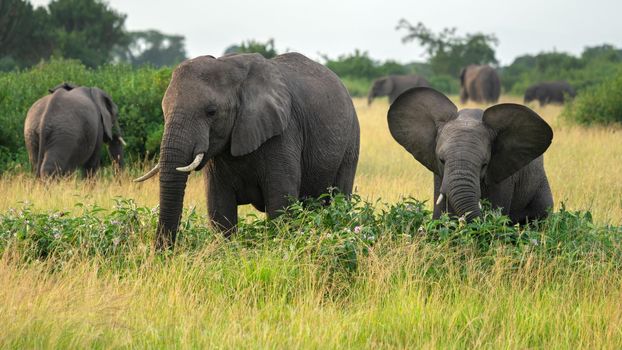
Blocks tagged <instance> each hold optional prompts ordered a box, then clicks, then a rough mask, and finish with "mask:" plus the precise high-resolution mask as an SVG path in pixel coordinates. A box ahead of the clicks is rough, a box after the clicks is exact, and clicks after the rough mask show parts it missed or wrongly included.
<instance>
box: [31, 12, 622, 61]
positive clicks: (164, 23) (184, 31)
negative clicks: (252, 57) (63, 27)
mask: <svg viewBox="0 0 622 350" xmlns="http://www.w3.org/2000/svg"><path fill="white" fill-rule="evenodd" d="M31 2H32V3H33V4H35V5H46V4H47V3H48V2H49V0H31ZM108 3H109V4H110V5H111V6H112V7H113V8H114V9H116V10H117V11H120V12H122V13H125V14H127V20H126V27H127V29H128V30H145V29H157V30H160V31H162V32H165V33H168V34H181V35H184V36H185V37H186V48H187V50H188V55H189V56H190V57H194V56H199V55H204V54H212V55H215V56H219V55H221V54H222V53H223V51H224V49H225V48H226V47H228V46H229V45H231V44H234V43H239V42H241V41H242V40H246V39H251V38H253V39H257V40H260V41H265V40H267V39H269V38H274V40H275V44H276V47H277V50H278V51H284V50H286V49H288V50H292V51H298V52H301V53H303V54H305V55H307V56H309V57H311V58H313V59H316V60H319V59H320V57H321V54H327V55H328V56H330V57H337V56H338V55H341V54H346V53H350V52H353V51H354V49H356V48H358V49H361V50H363V51H368V52H369V54H370V56H371V57H372V58H375V59H382V60H385V59H395V60H398V61H401V62H410V61H421V60H424V59H425V57H423V56H422V52H423V50H422V49H421V48H420V47H418V45H417V44H416V43H409V44H402V42H401V37H402V36H403V35H404V34H405V33H404V32H403V31H402V32H397V31H396V30H395V26H396V25H397V22H398V21H399V19H400V18H405V19H407V20H409V21H410V22H411V23H413V24H415V23H417V22H418V21H422V22H423V23H424V24H425V25H426V26H428V27H429V28H431V29H433V30H434V31H438V30H441V29H442V28H444V27H457V28H458V32H459V33H460V34H464V33H467V32H478V31H479V32H484V33H495V34H496V35H497V37H498V38H499V46H498V47H497V58H498V59H499V60H500V61H501V63H502V64H509V63H511V62H512V60H513V59H514V58H515V57H516V56H519V55H522V54H525V53H531V54H535V53H538V52H541V51H550V50H553V49H555V50H557V51H565V52H570V53H573V54H579V53H580V52H581V51H582V50H583V48H584V47H585V46H592V45H598V44H602V43H609V44H613V45H615V46H617V47H622V20H621V19H620V16H621V14H622V0H590V1H578V0H565V1H564V0H511V1H504V0H427V1H418V0H383V1H381V0H377V1H369V0H364V1H352V0H306V1H291V0H290V1H288V0H257V1H250V0H249V1H244V0H221V1H202V0H174V1H170V0H167V1H164V0H108Z"/></svg>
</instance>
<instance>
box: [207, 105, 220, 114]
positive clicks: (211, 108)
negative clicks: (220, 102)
mask: <svg viewBox="0 0 622 350" xmlns="http://www.w3.org/2000/svg"><path fill="white" fill-rule="evenodd" d="M217 111H218V109H217V108H216V106H214V105H210V106H208V107H207V111H206V113H207V116H208V117H213V116H215V115H216V112H217Z"/></svg>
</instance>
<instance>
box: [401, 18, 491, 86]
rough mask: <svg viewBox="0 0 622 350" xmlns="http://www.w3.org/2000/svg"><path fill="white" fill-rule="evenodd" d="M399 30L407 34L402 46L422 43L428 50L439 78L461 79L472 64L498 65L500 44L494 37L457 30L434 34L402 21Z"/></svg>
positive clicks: (424, 28) (426, 29)
mask: <svg viewBox="0 0 622 350" xmlns="http://www.w3.org/2000/svg"><path fill="white" fill-rule="evenodd" d="M396 29H397V30H406V31H407V34H406V35H405V36H404V37H403V38H402V42H404V43H408V42H411V41H418V42H419V44H420V45H421V46H423V47H424V48H425V50H426V54H427V55H428V59H429V63H430V65H431V66H432V69H433V70H434V72H435V73H437V74H448V75H451V76H457V75H458V74H459V72H460V70H461V69H462V67H465V66H467V65H469V64H497V63H498V61H497V58H496V57H495V49H494V46H496V45H497V44H498V40H497V37H496V36H495V35H494V34H483V33H474V34H471V33H467V34H466V35H465V36H459V35H457V34H456V31H457V30H456V28H445V29H443V30H442V31H441V32H439V33H434V32H433V31H431V30H430V29H428V28H427V27H426V26H425V25H424V24H423V23H421V22H419V23H417V24H416V25H414V26H413V25H412V24H410V22H408V21H407V20H405V19H401V20H400V21H399V23H398V25H397V28H396Z"/></svg>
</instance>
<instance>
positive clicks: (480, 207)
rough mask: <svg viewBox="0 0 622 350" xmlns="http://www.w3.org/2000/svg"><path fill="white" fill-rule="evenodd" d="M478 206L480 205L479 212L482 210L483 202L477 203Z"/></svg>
mask: <svg viewBox="0 0 622 350" xmlns="http://www.w3.org/2000/svg"><path fill="white" fill-rule="evenodd" d="M477 204H478V205H479V210H482V201H479V202H477Z"/></svg>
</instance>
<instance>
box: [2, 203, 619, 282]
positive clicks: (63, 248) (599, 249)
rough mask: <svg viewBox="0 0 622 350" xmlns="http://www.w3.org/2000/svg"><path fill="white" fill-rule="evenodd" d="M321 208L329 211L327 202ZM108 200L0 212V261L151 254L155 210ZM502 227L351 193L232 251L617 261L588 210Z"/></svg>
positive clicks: (188, 227)
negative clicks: (414, 252)
mask: <svg viewBox="0 0 622 350" xmlns="http://www.w3.org/2000/svg"><path fill="white" fill-rule="evenodd" d="M327 200H329V201H330V204H329V205H325V204H324V203H325V202H326V201H327ZM115 202H116V204H115V206H114V207H113V209H111V210H106V209H102V208H98V207H86V206H83V205H82V204H78V205H77V209H76V210H74V213H67V212H43V213H41V212H35V211H34V210H33V209H32V208H31V207H30V206H28V205H24V206H23V207H22V208H17V209H9V210H8V211H7V212H4V213H0V255H2V254H3V253H4V252H5V251H7V250H9V249H12V251H16V250H17V251H19V252H21V254H20V256H21V257H22V258H23V259H25V260H27V261H34V260H40V259H45V258H48V257H54V258H59V259H61V260H64V259H70V258H73V257H75V256H76V255H77V256H91V257H93V256H105V257H109V258H113V259H112V260H113V261H119V262H122V261H123V260H124V259H131V258H132V256H131V254H133V253H135V252H136V250H137V249H138V250H140V251H142V250H145V249H147V250H149V248H148V247H150V246H151V244H152V242H153V239H154V236H153V234H154V232H155V229H156V225H157V221H158V220H157V217H158V215H157V210H156V209H155V208H153V209H151V208H146V207H138V206H137V205H136V204H135V203H134V202H133V201H132V200H126V199H122V198H117V199H115ZM76 214H77V215H76ZM508 222H509V219H508V218H507V217H506V216H503V215H501V214H500V213H499V212H498V211H491V210H489V209H486V210H485V211H484V216H483V217H482V218H481V219H476V220H475V221H473V222H471V223H466V222H464V221H463V220H450V219H449V218H448V217H447V216H443V217H441V218H440V219H438V220H434V219H432V218H431V212H430V211H429V210H427V209H426V206H425V203H424V202H420V201H417V200H416V199H412V198H406V199H404V200H402V201H399V202H396V203H393V204H386V203H381V202H379V201H376V202H368V201H365V200H363V199H361V198H360V197H359V196H357V195H353V196H352V198H351V199H348V198H346V197H345V196H343V195H341V194H327V195H325V196H324V197H322V198H319V199H318V200H309V201H305V202H298V201H294V202H293V203H292V204H291V205H290V206H289V207H288V208H287V209H286V210H285V211H284V213H283V215H281V216H280V217H278V218H276V219H274V220H266V219H263V218H254V219H252V218H249V217H246V218H241V219H240V221H239V223H238V232H237V233H236V235H235V236H234V238H233V241H232V244H234V245H236V246H239V247H240V248H242V249H248V248H250V249H254V248H261V247H265V246H275V245H279V246H282V247H285V248H286V252H285V253H286V254H289V255H290V256H294V255H295V254H309V253H310V254H312V255H313V256H314V257H316V258H317V259H318V261H319V262H320V263H321V265H323V266H324V267H325V268H327V269H329V270H333V271H352V270H354V269H356V268H357V265H358V261H359V260H360V257H361V256H363V255H367V254H368V253H369V251H370V249H371V248H373V247H374V246H375V245H376V244H377V243H378V242H381V241H387V240H388V241H396V242H404V243H406V244H409V243H412V242H414V241H417V242H420V243H423V244H429V245H430V246H431V247H432V246H446V247H450V248H451V247H455V248H456V249H457V250H464V249H465V248H469V249H470V251H471V252H472V253H474V254H480V255H482V256H487V255H490V254H491V253H492V254H493V255H494V251H495V250H497V249H499V248H503V249H506V250H509V251H512V252H515V253H516V256H520V255H521V254H524V253H525V252H531V251H535V252H538V253H539V254H541V255H542V256H543V257H544V258H555V259H558V258H563V259H568V260H569V261H571V262H580V261H581V259H585V258H586V257H589V256H592V257H593V256H601V257H603V258H606V259H607V260H609V261H612V262H615V263H619V262H620V261H622V259H620V252H621V250H620V239H621V237H622V235H621V234H622V227H616V226H599V225H596V224H594V223H593V222H592V217H591V214H590V213H589V212H570V211H567V210H566V209H565V208H564V206H563V205H562V208H561V210H560V211H559V212H556V213H551V215H550V217H549V218H548V219H546V220H542V221H539V222H536V223H534V224H532V225H529V226H518V225H516V226H508ZM178 237H179V241H178V246H179V247H180V248H181V249H182V250H184V249H185V250H190V251H193V250H194V251H196V250H200V249H201V248H202V247H205V246H206V245H209V244H211V243H212V242H214V241H217V240H220V239H221V237H222V235H221V234H220V233H218V232H215V231H212V230H211V229H210V228H209V227H208V225H207V219H206V217H205V216H201V215H197V213H196V212H195V211H194V210H190V211H186V212H185V213H184V216H183V220H182V222H181V224H180V234H179V236H178ZM128 254H129V255H128Z"/></svg>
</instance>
